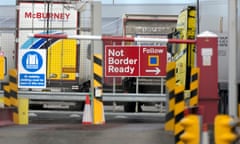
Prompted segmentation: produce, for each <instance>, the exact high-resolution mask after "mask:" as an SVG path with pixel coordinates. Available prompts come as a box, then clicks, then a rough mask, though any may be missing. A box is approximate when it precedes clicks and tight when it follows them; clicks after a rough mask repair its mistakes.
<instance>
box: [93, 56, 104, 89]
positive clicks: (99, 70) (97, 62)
mask: <svg viewBox="0 0 240 144" xmlns="http://www.w3.org/2000/svg"><path fill="white" fill-rule="evenodd" d="M93 61H94V64H93V69H94V72H93V78H94V84H93V86H94V87H102V81H103V67H102V55H100V54H96V55H94V58H93Z"/></svg>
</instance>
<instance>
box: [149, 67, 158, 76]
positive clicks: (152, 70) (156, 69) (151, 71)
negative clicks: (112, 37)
mask: <svg viewBox="0 0 240 144" xmlns="http://www.w3.org/2000/svg"><path fill="white" fill-rule="evenodd" d="M146 72H147V73H155V75H158V74H159V73H160V72H161V70H160V69H159V68H158V67H156V68H155V69H146Z"/></svg>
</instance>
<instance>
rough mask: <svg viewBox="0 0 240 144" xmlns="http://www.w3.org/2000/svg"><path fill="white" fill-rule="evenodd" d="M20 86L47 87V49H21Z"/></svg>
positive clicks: (19, 63)
mask: <svg viewBox="0 0 240 144" xmlns="http://www.w3.org/2000/svg"><path fill="white" fill-rule="evenodd" d="M18 66H19V68H18V69H19V73H18V87H19V88H45V87H46V50H29V49H28V50H20V51H19V60H18Z"/></svg>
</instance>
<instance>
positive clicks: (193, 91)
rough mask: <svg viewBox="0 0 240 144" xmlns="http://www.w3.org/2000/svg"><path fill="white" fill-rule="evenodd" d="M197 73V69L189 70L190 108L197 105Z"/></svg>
mask: <svg viewBox="0 0 240 144" xmlns="http://www.w3.org/2000/svg"><path fill="white" fill-rule="evenodd" d="M199 71H200V70H199V68H192V70H191V84H190V101H189V105H190V106H196V105H198V86H199Z"/></svg>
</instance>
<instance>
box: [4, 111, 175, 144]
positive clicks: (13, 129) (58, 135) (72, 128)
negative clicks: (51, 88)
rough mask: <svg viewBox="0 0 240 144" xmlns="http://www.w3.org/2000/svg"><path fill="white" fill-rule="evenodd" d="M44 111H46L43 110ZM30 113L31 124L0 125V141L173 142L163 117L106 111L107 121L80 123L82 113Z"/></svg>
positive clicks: (43, 143)
mask: <svg viewBox="0 0 240 144" xmlns="http://www.w3.org/2000/svg"><path fill="white" fill-rule="evenodd" d="M45 115H46V114H45ZM54 115H55V114H51V116H49V117H48V118H46V117H45V118H43V117H42V118H41V117H40V115H38V116H36V115H35V116H31V117H30V124H29V125H24V126H17V125H16V126H7V127H1V128H0V143H1V144H3V143H4V144H173V143H174V139H173V135H172V134H171V133H169V132H165V131H164V130H163V129H164V123H163V120H162V118H160V117H158V116H152V117H150V116H146V115H143V116H140V115H134V114H133V115H106V124H103V125H83V124H82V123H81V116H79V117H78V116H77V115H76V114H75V116H74V115H72V117H60V116H58V117H56V116H54ZM50 117H52V118H50Z"/></svg>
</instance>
